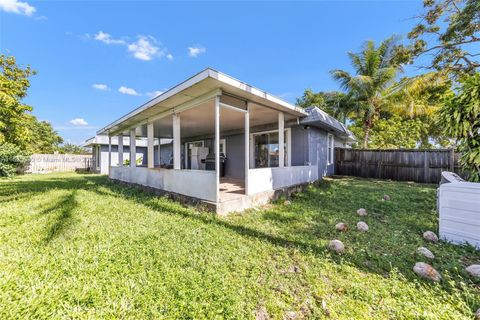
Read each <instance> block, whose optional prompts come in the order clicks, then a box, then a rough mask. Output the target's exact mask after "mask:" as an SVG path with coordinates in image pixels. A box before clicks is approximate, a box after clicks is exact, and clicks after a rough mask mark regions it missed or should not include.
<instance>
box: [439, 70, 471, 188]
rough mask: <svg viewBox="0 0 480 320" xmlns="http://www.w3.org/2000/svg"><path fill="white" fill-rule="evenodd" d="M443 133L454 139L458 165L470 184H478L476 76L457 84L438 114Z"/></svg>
mask: <svg viewBox="0 0 480 320" xmlns="http://www.w3.org/2000/svg"><path fill="white" fill-rule="evenodd" d="M440 121H441V125H442V126H443V128H444V130H445V133H446V134H447V135H449V136H451V137H454V138H455V139H457V142H458V150H459V151H460V153H461V157H460V165H461V166H462V168H463V170H464V171H465V172H467V173H468V174H469V177H470V179H471V180H472V181H477V182H478V181H480V73H476V74H475V75H473V76H470V77H467V78H465V79H462V80H460V86H459V87H458V88H457V89H456V94H451V95H450V97H448V98H447V100H446V102H445V104H444V105H443V107H442V109H441V110H440Z"/></svg>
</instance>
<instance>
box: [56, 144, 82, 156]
mask: <svg viewBox="0 0 480 320" xmlns="http://www.w3.org/2000/svg"><path fill="white" fill-rule="evenodd" d="M57 151H58V152H59V153H63V154H87V153H88V152H87V150H86V149H85V148H83V147H80V146H77V145H75V144H73V143H68V142H67V143H65V144H63V145H62V146H60V147H58V148H57Z"/></svg>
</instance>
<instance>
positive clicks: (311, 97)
mask: <svg viewBox="0 0 480 320" xmlns="http://www.w3.org/2000/svg"><path fill="white" fill-rule="evenodd" d="M296 105H297V106H299V107H300V108H308V107H319V108H321V109H323V108H324V106H325V99H324V98H323V93H322V92H318V93H315V92H313V90H312V89H305V91H304V92H303V96H301V97H300V98H297V102H296ZM324 111H325V112H326V110H324Z"/></svg>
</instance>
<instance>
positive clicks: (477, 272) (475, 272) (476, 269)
mask: <svg viewBox="0 0 480 320" xmlns="http://www.w3.org/2000/svg"><path fill="white" fill-rule="evenodd" d="M465 270H466V271H467V272H468V274H469V275H471V276H472V277H480V264H472V265H471V266H469V267H467V268H465Z"/></svg>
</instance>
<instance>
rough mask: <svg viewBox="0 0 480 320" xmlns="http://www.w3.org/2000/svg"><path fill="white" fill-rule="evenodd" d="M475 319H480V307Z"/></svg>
mask: <svg viewBox="0 0 480 320" xmlns="http://www.w3.org/2000/svg"><path fill="white" fill-rule="evenodd" d="M475 319H476V320H480V309H478V310H477V312H475Z"/></svg>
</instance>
